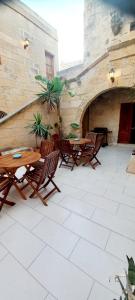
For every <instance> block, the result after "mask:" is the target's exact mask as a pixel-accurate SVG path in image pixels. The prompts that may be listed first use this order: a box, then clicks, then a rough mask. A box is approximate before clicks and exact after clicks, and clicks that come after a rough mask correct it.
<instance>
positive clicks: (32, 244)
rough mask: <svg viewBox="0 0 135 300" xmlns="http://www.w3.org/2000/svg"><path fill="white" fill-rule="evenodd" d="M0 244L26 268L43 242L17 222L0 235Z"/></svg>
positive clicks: (42, 245) (38, 251)
mask: <svg viewBox="0 0 135 300" xmlns="http://www.w3.org/2000/svg"><path fill="white" fill-rule="evenodd" d="M0 241H1V242H2V244H3V245H4V246H5V247H6V248H7V249H8V251H9V252H11V253H12V254H13V255H14V257H15V258H16V259H17V260H18V261H19V262H20V263H21V264H22V265H23V266H24V267H25V268H27V267H28V266H29V265H30V264H31V263H32V261H33V260H34V259H35V258H36V256H37V255H38V254H39V253H40V251H41V249H43V247H44V246H45V244H44V243H43V242H42V241H40V240H39V239H38V238H36V237H35V236H34V235H33V234H32V233H30V232H29V231H27V230H26V229H25V228H23V227H22V226H20V225H19V224H15V225H13V226H12V227H11V228H10V229H9V230H7V231H6V232H5V233H4V234H3V235H2V236H0Z"/></svg>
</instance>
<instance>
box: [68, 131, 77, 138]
mask: <svg viewBox="0 0 135 300" xmlns="http://www.w3.org/2000/svg"><path fill="white" fill-rule="evenodd" d="M76 138H77V135H76V134H74V133H72V132H70V133H69V134H68V135H67V136H66V139H76Z"/></svg>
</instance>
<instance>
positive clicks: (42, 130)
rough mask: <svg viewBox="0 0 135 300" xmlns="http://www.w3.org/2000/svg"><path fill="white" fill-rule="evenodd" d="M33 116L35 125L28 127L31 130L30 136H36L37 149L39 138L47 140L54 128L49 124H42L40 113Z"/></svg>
mask: <svg viewBox="0 0 135 300" xmlns="http://www.w3.org/2000/svg"><path fill="white" fill-rule="evenodd" d="M33 116H34V120H33V123H32V124H29V125H28V126H26V127H27V128H30V129H31V131H30V134H34V135H35V139H36V147H38V142H37V141H38V137H39V138H44V139H47V138H48V136H49V135H50V129H52V126H51V125H49V124H48V125H45V124H44V123H42V115H41V114H40V113H37V114H33Z"/></svg>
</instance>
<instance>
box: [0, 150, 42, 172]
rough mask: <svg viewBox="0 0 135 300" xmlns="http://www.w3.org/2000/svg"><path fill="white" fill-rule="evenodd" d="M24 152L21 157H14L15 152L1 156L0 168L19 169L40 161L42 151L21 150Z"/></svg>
mask: <svg viewBox="0 0 135 300" xmlns="http://www.w3.org/2000/svg"><path fill="white" fill-rule="evenodd" d="M19 153H21V154H22V157H20V158H13V154H7V155H3V156H0V168H4V169H17V168H19V167H22V166H27V165H30V164H32V163H34V162H36V161H38V160H39V159H40V157H41V155H40V153H37V152H33V151H20V152H19Z"/></svg>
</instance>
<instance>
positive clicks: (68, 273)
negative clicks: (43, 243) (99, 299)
mask: <svg viewBox="0 0 135 300" xmlns="http://www.w3.org/2000/svg"><path fill="white" fill-rule="evenodd" d="M29 271H30V272H31V273H32V274H33V276H34V277H35V278H37V280H38V281H39V282H41V283H42V285H43V286H45V287H46V288H47V289H48V291H50V292H51V293H52V294H53V295H54V296H55V297H56V298H58V299H59V300H69V299H70V300H75V299H76V300H87V298H88V295H89V292H90V289H91V286H92V280H91V279H90V278H89V277H88V276H87V275H85V274H84V273H83V272H81V271H80V270H79V269H78V268H76V267H75V266H74V265H73V264H72V263H70V262H69V261H67V260H66V259H64V258H63V257H61V256H60V255H58V254H56V253H55V252H54V251H53V250H52V249H50V248H49V247H47V248H45V249H44V251H43V252H42V253H41V255H40V256H39V257H38V258H37V260H36V261H35V262H34V263H33V265H32V266H31V267H30V269H29Z"/></svg>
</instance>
